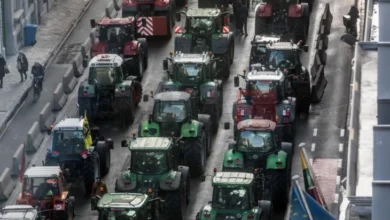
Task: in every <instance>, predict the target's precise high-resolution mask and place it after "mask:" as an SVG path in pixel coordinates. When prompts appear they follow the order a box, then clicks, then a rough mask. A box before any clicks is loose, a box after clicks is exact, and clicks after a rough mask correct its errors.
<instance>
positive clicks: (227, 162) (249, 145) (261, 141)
mask: <svg viewBox="0 0 390 220" xmlns="http://www.w3.org/2000/svg"><path fill="white" fill-rule="evenodd" d="M229 128H230V124H229V123H226V124H225V129H229ZM236 132H237V134H236V135H234V137H235V138H234V139H235V140H234V142H233V143H230V144H229V150H228V151H227V152H226V153H225V155H224V159H223V168H222V170H223V171H230V172H233V171H234V172H251V173H254V175H255V184H254V187H255V189H256V190H255V199H256V200H260V199H263V200H270V201H271V202H272V204H273V206H274V208H275V209H277V210H278V211H279V210H283V209H285V208H286V206H287V204H288V200H289V187H290V179H291V178H290V176H291V162H292V144H291V143H288V142H282V140H281V135H282V131H281V129H279V128H278V127H277V125H276V123H275V122H273V121H271V120H264V119H246V120H243V121H241V122H239V123H238V124H237V131H236Z"/></svg>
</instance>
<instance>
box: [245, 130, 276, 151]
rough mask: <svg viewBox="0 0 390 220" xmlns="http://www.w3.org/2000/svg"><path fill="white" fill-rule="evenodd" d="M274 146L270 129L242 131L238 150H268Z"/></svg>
mask: <svg viewBox="0 0 390 220" xmlns="http://www.w3.org/2000/svg"><path fill="white" fill-rule="evenodd" d="M273 146H274V143H273V137H272V134H271V132H269V131H256V130H252V131H247V130H245V131H241V132H240V136H239V137H238V150H239V151H242V152H268V151H270V150H272V148H273Z"/></svg>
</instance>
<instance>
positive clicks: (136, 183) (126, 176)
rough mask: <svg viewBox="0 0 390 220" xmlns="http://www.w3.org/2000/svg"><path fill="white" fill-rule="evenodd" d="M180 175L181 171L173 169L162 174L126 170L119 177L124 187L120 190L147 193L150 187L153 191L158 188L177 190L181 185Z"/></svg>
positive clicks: (119, 181)
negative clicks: (143, 173)
mask: <svg viewBox="0 0 390 220" xmlns="http://www.w3.org/2000/svg"><path fill="white" fill-rule="evenodd" d="M180 175H181V174H180V172H177V171H173V170H172V171H169V172H167V173H163V174H161V175H142V174H137V173H133V172H131V171H125V172H123V173H122V175H121V176H120V177H119V179H118V183H120V185H121V188H122V189H119V191H125V192H138V193H143V194H147V193H148V190H150V189H151V190H153V193H154V192H156V190H158V189H162V190H164V191H172V190H176V189H177V188H178V187H179V186H180Z"/></svg>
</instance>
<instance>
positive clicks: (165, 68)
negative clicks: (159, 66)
mask: <svg viewBox="0 0 390 220" xmlns="http://www.w3.org/2000/svg"><path fill="white" fill-rule="evenodd" d="M163 69H164V70H168V60H167V59H165V60H163Z"/></svg>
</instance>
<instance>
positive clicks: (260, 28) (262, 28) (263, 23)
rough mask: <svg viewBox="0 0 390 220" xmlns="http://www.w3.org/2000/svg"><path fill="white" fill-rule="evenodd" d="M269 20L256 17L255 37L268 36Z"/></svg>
mask: <svg viewBox="0 0 390 220" xmlns="http://www.w3.org/2000/svg"><path fill="white" fill-rule="evenodd" d="M267 26H268V25H267V18H262V17H256V20H255V35H260V34H267V32H268V30H267Z"/></svg>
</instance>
